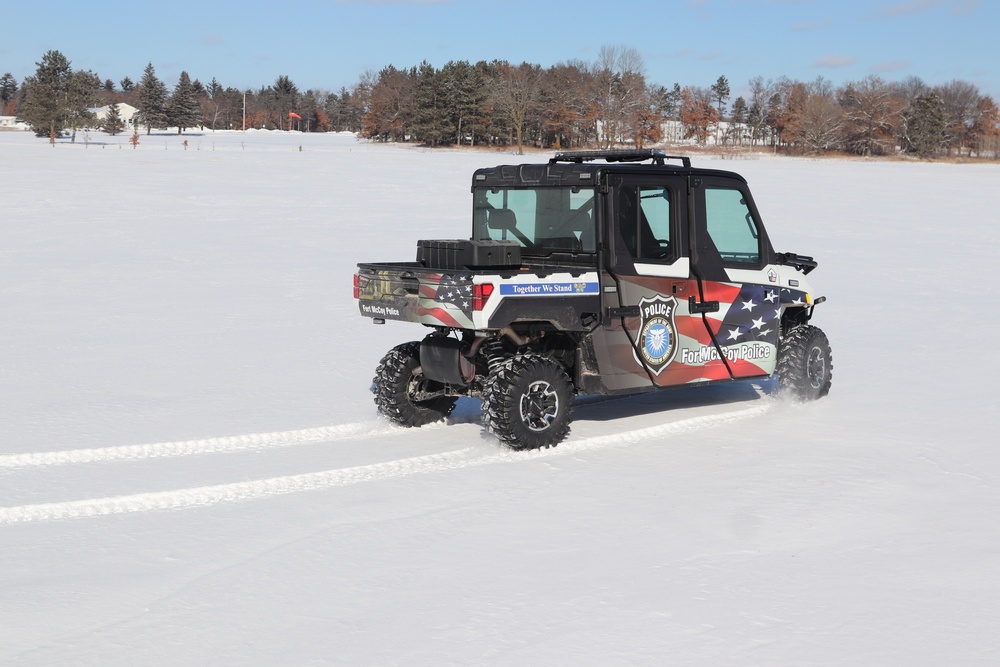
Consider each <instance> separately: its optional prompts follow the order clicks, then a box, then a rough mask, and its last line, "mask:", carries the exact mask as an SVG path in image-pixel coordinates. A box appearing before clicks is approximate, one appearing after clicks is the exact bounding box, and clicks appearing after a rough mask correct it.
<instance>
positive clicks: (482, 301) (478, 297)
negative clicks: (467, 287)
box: [472, 283, 493, 310]
mask: <svg viewBox="0 0 1000 667" xmlns="http://www.w3.org/2000/svg"><path fill="white" fill-rule="evenodd" d="M490 294H493V283H483V284H482V285H473V286H472V310H482V309H483V307H484V306H485V305H486V301H487V300H488V299H489V298H490Z"/></svg>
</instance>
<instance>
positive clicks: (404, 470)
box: [0, 401, 772, 524]
mask: <svg viewBox="0 0 1000 667" xmlns="http://www.w3.org/2000/svg"><path fill="white" fill-rule="evenodd" d="M771 405H772V402H771V401H767V402H764V403H763V404H762V405H755V406H753V407H750V408H746V409H743V410H736V411H733V412H727V413H722V414H714V415H704V416H700V417H690V418H688V419H682V420H679V421H676V422H671V423H668V424H660V425H657V426H650V427H646V428H640V429H635V430H631V431H625V432H621V433H615V434H612V435H600V436H592V437H589V438H581V439H579V440H573V439H570V440H568V441H565V442H562V443H560V444H559V446H558V447H555V448H552V449H544V450H537V451H531V452H514V451H510V450H505V451H501V452H497V453H494V454H487V455H482V454H481V453H482V451H483V450H482V448H481V447H467V448H464V449H459V450H455V451H451V452H444V453H441V454H430V455H427V456H417V457H413V458H406V459H397V460H394V461H386V462H384V463H374V464H369V465H362V466H354V467H351V468H337V469H333V470H325V471H321V472H312V473H303V474H298V475H286V476H282V477H272V478H268V479H261V480H254V481H249V482H236V483H231V484H219V485H215V486H203V487H195V488H189V489H178V490H175V491H160V492H155V493H139V494H133V495H126V496H115V497H110V498H93V499H86V500H73V501H68V502H58V503H40V504H35V505H21V506H16V507H0V524H14V523H30V522H37V521H54V520H60V519H77V518H82V517H99V516H109V515H114V514H127V513H133V512H152V511H161V510H179V509H190V508H196V507H206V506H209V505H215V504H220V503H233V502H243V501H248V500H259V499H263V498H269V497H274V496H282V495H288V494H291V493H301V492H305V491H316V490H320V489H329V488H334V487H341V486H348V485H352V484H360V483H364V482H373V481H378V480H384V479H391V478H395V477H406V476H410V475H416V474H423V473H433V472H444V471H449V470H458V469H461V468H470V467H474V466H482V465H490V464H495V463H505V462H517V461H525V460H534V459H538V458H547V457H550V456H565V455H568V454H575V453H579V452H582V451H587V450H593V449H601V448H604V447H611V446H616V445H617V446H621V445H628V444H633V443H635V442H641V441H644V440H649V439H653V438H659V437H663V436H668V435H677V434H680V433H687V432H690V431H697V430H702V429H706V428H711V427H714V426H722V425H725V424H730V423H733V422H738V421H743V420H746V419H752V418H754V417H758V416H760V415H763V414H764V413H765V412H767V411H768V410H769V409H770V407H771Z"/></svg>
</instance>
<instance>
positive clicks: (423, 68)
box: [412, 60, 452, 146]
mask: <svg viewBox="0 0 1000 667" xmlns="http://www.w3.org/2000/svg"><path fill="white" fill-rule="evenodd" d="M416 81H417V88H416V98H415V102H416V104H415V109H414V112H413V125H412V131H413V136H414V138H416V139H417V140H418V141H422V142H424V143H426V144H428V145H429V146H437V145H438V144H442V143H445V142H447V141H448V140H449V139H450V138H451V136H452V131H451V128H450V127H448V118H447V108H446V106H445V92H444V86H443V83H444V81H443V77H442V75H441V73H440V72H438V71H437V70H435V69H434V66H433V65H431V64H430V63H429V62H427V61H426V60H425V61H424V62H422V63H420V69H419V70H418V72H417V76H416Z"/></svg>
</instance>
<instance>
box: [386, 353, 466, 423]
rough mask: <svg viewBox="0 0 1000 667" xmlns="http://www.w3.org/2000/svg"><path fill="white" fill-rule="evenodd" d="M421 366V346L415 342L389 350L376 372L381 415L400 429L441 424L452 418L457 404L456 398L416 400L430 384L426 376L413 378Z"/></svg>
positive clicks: (437, 397)
mask: <svg viewBox="0 0 1000 667" xmlns="http://www.w3.org/2000/svg"><path fill="white" fill-rule="evenodd" d="M419 366H420V343H418V342H412V343H403V344H402V345H397V346H396V347H394V348H392V349H391V350H389V352H388V353H386V355H385V356H384V357H382V360H381V361H380V362H379V363H378V367H377V368H376V369H375V380H374V383H375V405H376V406H377V407H378V411H379V412H380V413H381V414H383V415H385V417H386V418H387V419H389V420H390V421H392V422H394V423H396V424H399V425H400V426H423V425H424V424H430V423H432V422H436V421H441V420H442V419H444V418H445V417H447V416H448V415H450V414H451V411H452V410H454V409H455V401H457V400H458V398H457V397H455V396H436V397H434V398H430V399H427V400H423V401H418V400H415V399H414V395H415V393H416V392H418V391H420V390H421V389H423V388H427V387H428V384H429V383H430V381H429V380H425V379H424V377H423V375H419V374H418V375H414V374H413V371H414V369H416V368H417V367H419ZM430 384H436V383H430Z"/></svg>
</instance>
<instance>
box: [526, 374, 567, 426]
mask: <svg viewBox="0 0 1000 667" xmlns="http://www.w3.org/2000/svg"><path fill="white" fill-rule="evenodd" d="M558 415H559V394H557V393H556V391H555V390H554V389H553V388H552V385H550V384H549V383H548V382H545V381H544V380H539V381H537V382H532V383H531V385H529V386H528V391H526V392H524V394H523V395H522V396H521V421H522V422H523V423H524V425H525V426H527V427H528V429H529V430H532V431H544V430H545V429H547V428H548V427H549V426H551V425H552V422H553V421H555V419H556V417H557V416H558Z"/></svg>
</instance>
